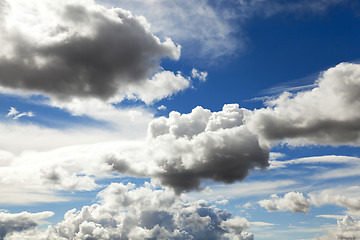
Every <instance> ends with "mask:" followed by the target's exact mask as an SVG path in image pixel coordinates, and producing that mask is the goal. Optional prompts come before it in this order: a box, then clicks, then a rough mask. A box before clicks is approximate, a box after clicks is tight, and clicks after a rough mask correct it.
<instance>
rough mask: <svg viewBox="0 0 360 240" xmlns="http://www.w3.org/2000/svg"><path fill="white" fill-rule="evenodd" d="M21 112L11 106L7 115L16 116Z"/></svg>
mask: <svg viewBox="0 0 360 240" xmlns="http://www.w3.org/2000/svg"><path fill="white" fill-rule="evenodd" d="M18 113H19V112H18V111H17V110H16V108H14V107H10V110H9V113H8V114H7V115H6V116H8V117H13V116H16V115H17V114H18Z"/></svg>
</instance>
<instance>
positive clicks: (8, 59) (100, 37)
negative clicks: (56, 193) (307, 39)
mask: <svg viewBox="0 0 360 240" xmlns="http://www.w3.org/2000/svg"><path fill="white" fill-rule="evenodd" d="M1 12H2V13H3V14H2V23H1V25H0V30H1V32H2V34H1V37H0V38H1V39H0V42H1V44H2V46H3V47H2V48H1V50H0V85H1V86H2V87H3V88H5V89H15V90H22V91H24V92H31V93H40V94H44V95H46V96H51V97H56V98H57V99H62V100H64V99H72V98H84V97H86V98H93V97H94V98H98V99H102V100H113V101H119V100H121V99H122V98H124V97H126V96H127V95H132V94H134V93H135V94H136V93H139V94H138V96H139V97H140V98H141V97H142V96H143V95H144V94H143V91H145V90H144V88H146V87H149V86H150V87H151V86H152V85H156V86H157V85H161V86H159V87H163V86H165V87H166V88H165V90H163V91H164V92H161V93H158V92H157V93H155V95H154V96H152V95H151V94H150V93H147V95H146V96H144V99H141V100H144V101H146V102H151V101H153V100H158V99H159V98H162V97H166V96H168V95H171V94H173V93H174V92H176V91H179V90H182V89H184V88H186V87H187V86H188V85H186V84H188V83H186V79H184V78H182V77H181V76H172V75H171V73H168V72H166V71H165V72H163V71H162V70H160V69H161V68H160V66H159V62H160V59H161V58H163V57H169V58H171V59H178V58H179V57H180V46H176V45H175V44H174V43H173V42H172V40H171V39H170V38H167V39H166V40H165V41H163V42H161V41H160V40H159V38H157V37H156V36H154V35H153V34H152V33H151V32H150V30H149V25H148V23H147V22H146V20H145V19H144V18H143V17H136V16H133V15H132V14H131V13H130V12H128V11H125V10H123V9H120V8H112V9H107V8H105V7H102V6H100V5H96V4H95V3H94V2H93V1H92V0H83V1H78V2H76V3H74V2H73V1H61V2H58V3H57V4H54V3H53V2H52V1H48V0H44V1H28V2H27V3H26V4H24V3H23V2H22V1H2V4H1ZM157 72H158V74H159V75H155V76H154V77H153V78H152V79H151V78H150V77H151V76H152V75H153V74H154V73H157ZM164 75H166V76H164ZM160 76H161V77H162V78H160ZM159 79H160V80H159ZM159 82H160V83H159ZM135 86H139V88H140V89H143V90H141V92H136V91H130V89H131V88H133V87H135ZM151 90H152V89H150V90H149V91H151ZM4 91H5V90H4Z"/></svg>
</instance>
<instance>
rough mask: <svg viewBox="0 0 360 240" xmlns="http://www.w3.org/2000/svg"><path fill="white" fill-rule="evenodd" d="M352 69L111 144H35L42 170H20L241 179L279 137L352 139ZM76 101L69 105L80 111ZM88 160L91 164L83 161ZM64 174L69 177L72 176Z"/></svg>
mask: <svg viewBox="0 0 360 240" xmlns="http://www.w3.org/2000/svg"><path fill="white" fill-rule="evenodd" d="M359 73H360V67H359V65H358V64H350V63H342V64H339V65H338V66H336V67H334V68H331V69H329V70H327V71H325V72H324V73H323V74H322V77H321V78H320V79H319V81H318V87H316V88H314V89H312V90H306V91H302V92H298V93H296V94H294V95H292V96H291V94H289V93H288V94H284V95H282V96H280V97H279V98H276V99H274V100H272V101H271V102H268V104H270V105H271V106H269V107H268V108H264V109H259V110H254V111H250V110H246V109H241V108H239V106H238V105H237V104H227V105H224V107H223V109H222V110H221V111H218V112H211V111H210V110H207V109H204V108H202V107H196V108H195V109H193V110H192V112H191V113H189V114H180V113H178V112H175V111H173V112H171V113H170V114H169V117H167V118H166V117H159V118H157V119H154V120H153V121H151V122H150V124H149V126H148V132H147V139H146V141H136V142H132V143H128V144H127V143H124V142H119V143H117V144H118V146H116V147H114V143H104V144H99V145H97V146H96V147H95V149H91V148H94V146H95V145H93V146H91V145H88V146H82V147H76V148H68V149H62V150H59V151H60V152H65V153H66V154H63V153H62V154H59V153H58V152H57V151H49V152H43V153H41V152H39V153H36V154H35V155H36V157H35V159H39V163H36V164H33V165H32V167H31V168H30V169H32V170H33V171H34V172H35V173H41V174H33V173H34V172H33V173H31V174H29V173H27V174H20V176H39V177H40V180H39V179H37V180H36V181H35V182H37V183H39V182H40V183H46V186H51V184H54V186H56V187H55V189H63V190H77V189H80V188H79V186H80V185H81V184H77V183H82V182H83V181H85V182H86V183H87V184H85V185H84V186H87V188H82V189H83V190H85V189H94V188H96V186H97V185H96V184H95V182H94V176H96V177H99V176H106V175H107V174H109V173H111V172H116V173H119V174H120V175H122V176H134V177H151V178H152V179H153V180H156V181H157V182H159V183H161V184H162V185H163V186H169V187H171V188H173V189H174V190H175V191H176V192H177V193H180V192H182V191H189V190H194V189H199V188H200V187H201V182H202V180H206V179H210V180H213V181H219V182H224V183H233V182H235V181H239V180H243V179H244V178H245V177H246V176H247V175H248V173H249V170H251V169H255V168H260V169H261V168H266V167H267V166H268V159H269V145H270V146H271V145H273V144H276V143H277V142H278V141H285V142H289V143H292V144H295V143H305V142H304V141H305V140H306V143H307V144H310V143H312V144H351V145H353V144H356V141H357V140H355V139H357V138H358V135H359V131H358V130H360V125H359V124H358V121H357V119H358V118H359V117H360V115H359V112H360V111H357V110H358V109H360V103H359V101H358V97H357V96H358V95H357V93H358V90H359V89H360V77H359V75H360V74H359ZM91 103H92V102H91ZM74 105H76V104H74ZM93 106H95V108H94V109H91V107H90V108H89V109H88V110H89V112H91V111H92V112H94V116H100V115H106V114H103V113H104V112H101V111H100V112H98V113H95V112H97V110H98V109H101V108H100V107H96V104H93ZM100 106H101V105H100ZM83 109H84V108H83V107H80V108H79V109H77V108H74V109H73V110H72V111H73V112H76V111H78V112H79V113H81V111H83ZM95 110H96V111H95ZM100 113H101V114H100ZM105 113H107V111H105ZM96 114H97V115H96ZM110 116H112V115H110ZM327 123H331V124H327ZM269 142H270V144H269ZM115 144H116V143H115ZM99 146H100V147H99ZM98 147H99V148H98ZM83 149H88V150H83ZM90 149H91V150H90ZM74 151H75V152H76V153H79V154H75V152H74ZM55 154H56V155H55ZM70 155H71V156H70ZM30 158H34V155H32V154H29V153H24V155H22V156H21V157H15V159H17V160H16V163H17V165H13V166H11V171H9V168H2V169H1V171H2V172H4V176H3V178H8V179H13V177H11V176H9V174H7V173H10V172H13V173H15V172H25V173H26V172H29V171H28V170H27V171H25V170H24V169H26V168H27V165H26V164H22V163H21V162H23V163H25V162H28V163H32V162H33V161H32V160H30ZM327 158H328V159H308V161H310V162H311V161H335V162H336V161H342V162H344V161H345V162H346V161H351V162H353V161H355V160H356V159H357V158H349V157H342V158H341V157H340V158H339V157H338V156H333V157H331V156H328V157H327ZM25 159H27V160H25ZM41 159H42V160H41ZM48 159H54V160H53V161H49V160H48ZM70 159H71V160H70ZM80 159H81V160H80ZM86 160H88V161H86ZM90 160H91V163H92V164H90V165H89V164H86V162H89V161H90ZM41 161H43V162H42V163H41V164H40V162H41ZM299 161H300V160H299ZM301 161H305V162H306V161H307V160H306V159H303V160H301ZM291 163H292V162H284V164H291ZM356 171H357V169H356ZM15 175H16V176H19V174H15ZM66 179H68V180H70V179H72V180H71V182H72V183H71V184H69V182H66V181H65V180H66Z"/></svg>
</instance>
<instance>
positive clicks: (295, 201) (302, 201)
mask: <svg viewBox="0 0 360 240" xmlns="http://www.w3.org/2000/svg"><path fill="white" fill-rule="evenodd" d="M258 204H259V205H260V206H261V207H263V208H266V209H267V210H269V211H277V210H280V211H284V210H290V211H292V212H301V213H308V212H309V210H310V207H311V203H310V201H309V200H308V199H306V198H305V197H304V195H303V194H302V193H299V192H289V193H286V194H285V195H284V197H283V198H280V197H278V196H277V195H276V194H272V195H271V196H270V199H265V200H261V201H259V202H258Z"/></svg>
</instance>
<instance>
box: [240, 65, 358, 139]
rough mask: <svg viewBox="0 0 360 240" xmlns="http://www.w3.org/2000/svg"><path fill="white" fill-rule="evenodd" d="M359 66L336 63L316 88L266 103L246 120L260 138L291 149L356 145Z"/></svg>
mask: <svg viewBox="0 0 360 240" xmlns="http://www.w3.org/2000/svg"><path fill="white" fill-rule="evenodd" d="M359 94H360V64H353V63H340V64H339V65H337V66H335V67H333V68H330V69H328V70H326V71H325V72H323V73H322V74H321V76H320V78H319V79H318V81H317V87H315V88H314V89H312V90H308V91H301V92H298V93H295V94H292V93H289V92H285V93H283V94H282V95H280V96H279V97H278V98H275V99H273V100H269V101H267V102H266V104H267V105H268V106H269V107H268V108H266V109H265V108H264V109H259V110H257V111H255V112H254V114H253V115H251V116H250V117H249V118H248V119H247V121H246V122H247V124H248V125H249V127H250V129H252V130H253V131H255V132H257V133H258V134H259V135H261V136H262V138H264V139H266V140H268V141H271V142H274V141H275V142H276V141H285V142H287V143H289V144H292V145H302V144H325V145H327V144H331V145H358V144H359V142H360V124H359V122H360V121H359V119H360V114H359V113H360V111H359V109H360V102H359Z"/></svg>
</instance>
